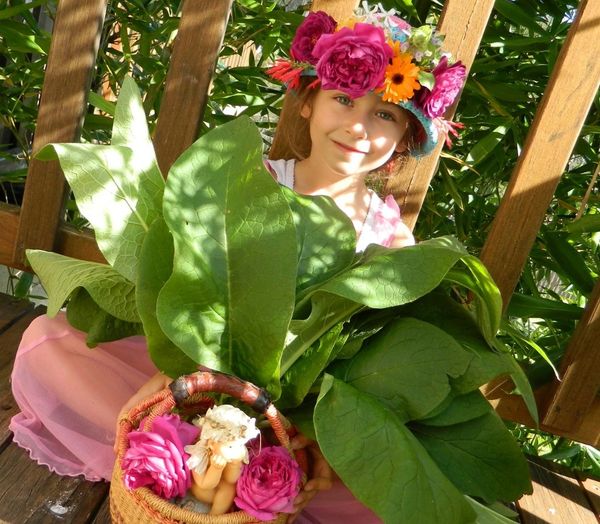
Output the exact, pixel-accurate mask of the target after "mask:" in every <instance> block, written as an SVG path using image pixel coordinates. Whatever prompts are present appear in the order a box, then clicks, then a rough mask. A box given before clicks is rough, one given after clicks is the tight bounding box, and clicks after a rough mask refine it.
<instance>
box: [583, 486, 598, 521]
mask: <svg viewBox="0 0 600 524" xmlns="http://www.w3.org/2000/svg"><path fill="white" fill-rule="evenodd" d="M578 477H579V483H580V484H581V487H582V488H583V489H584V491H585V495H586V497H587V499H588V501H589V503H590V506H591V507H592V509H593V510H594V512H595V513H596V516H597V517H600V481H599V480H596V479H592V478H586V477H583V476H582V475H578ZM598 520H599V521H600V518H598Z"/></svg>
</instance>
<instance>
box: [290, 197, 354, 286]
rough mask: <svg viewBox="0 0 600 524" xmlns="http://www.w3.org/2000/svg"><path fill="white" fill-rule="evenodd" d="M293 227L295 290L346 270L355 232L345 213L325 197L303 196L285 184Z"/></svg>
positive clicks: (350, 256) (349, 262) (352, 251)
mask: <svg viewBox="0 0 600 524" xmlns="http://www.w3.org/2000/svg"><path fill="white" fill-rule="evenodd" d="M281 190H282V191H283V194H284V195H285V196H286V198H287V201H288V204H289V205H290V209H291V210H292V214H293V216H294V225H295V226H296V236H297V244H298V277H297V283H296V293H301V292H302V290H303V289H305V288H307V287H309V286H312V285H314V284H318V283H320V282H324V281H326V280H327V279H328V278H330V277H332V276H333V275H335V274H336V273H338V272H339V271H341V270H342V269H346V268H347V267H348V266H350V264H351V263H352V261H353V260H354V257H355V254H356V231H355V229H354V226H353V225H352V222H351V220H350V219H349V218H348V216H347V215H346V214H345V213H344V212H343V211H342V210H341V209H340V208H339V207H337V206H336V205H335V202H334V201H333V200H332V199H331V198H328V197H324V196H305V195H300V194H298V193H296V192H294V191H291V190H289V189H287V188H285V187H282V188H281Z"/></svg>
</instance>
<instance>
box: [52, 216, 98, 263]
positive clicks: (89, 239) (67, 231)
mask: <svg viewBox="0 0 600 524" xmlns="http://www.w3.org/2000/svg"><path fill="white" fill-rule="evenodd" d="M54 251H56V252H57V253H61V254H63V255H66V256H68V257H73V258H78V259H80V260H89V261H90V262H99V263H101V264H106V263H107V262H106V259H105V258H104V255H103V254H102V253H101V252H100V249H98V244H97V243H96V238H95V237H94V234H93V232H92V231H91V230H89V229H86V230H84V231H78V230H77V229H75V228H74V227H70V226H67V225H63V226H61V227H60V228H59V230H58V233H57V237H56V248H55V249H54Z"/></svg>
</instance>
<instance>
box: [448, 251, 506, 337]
mask: <svg viewBox="0 0 600 524" xmlns="http://www.w3.org/2000/svg"><path fill="white" fill-rule="evenodd" d="M462 262H463V263H464V264H465V266H466V267H467V270H466V271H465V270H464V269H462V268H453V269H451V270H450V271H449V272H448V274H447V275H446V280H448V281H450V282H455V283H457V284H460V285H461V286H464V287H466V288H467V289H469V290H470V291H472V292H473V293H474V294H475V295H476V297H477V300H476V303H475V311H476V316H477V320H478V323H479V325H480V327H481V332H482V334H483V336H484V337H485V339H486V340H487V341H488V343H490V344H492V343H493V342H492V341H493V340H494V338H495V336H496V333H497V332H498V328H499V327H500V318H501V316H502V296H501V295H500V290H499V289H498V287H497V286H496V284H495V282H494V281H493V279H492V277H491V275H490V274H489V272H488V270H487V269H486V267H485V266H484V265H483V263H482V262H481V260H479V259H478V258H476V257H473V256H466V257H463V258H462Z"/></svg>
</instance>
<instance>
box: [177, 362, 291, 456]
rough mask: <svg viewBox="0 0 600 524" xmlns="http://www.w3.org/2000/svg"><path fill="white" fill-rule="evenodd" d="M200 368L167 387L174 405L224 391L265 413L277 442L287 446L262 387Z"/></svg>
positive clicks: (282, 428)
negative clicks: (198, 395)
mask: <svg viewBox="0 0 600 524" xmlns="http://www.w3.org/2000/svg"><path fill="white" fill-rule="evenodd" d="M199 369H200V371H198V372H196V373H192V374H191V375H184V376H182V377H179V378H178V379H176V380H174V381H173V382H171V384H169V389H170V390H171V393H172V395H173V399H174V401H175V403H176V404H177V405H181V403H182V402H183V401H185V400H186V399H188V398H189V397H191V396H192V395H195V394H197V393H206V392H211V393H225V394H227V395H229V396H230V397H234V398H237V399H239V400H241V401H242V402H245V403H246V404H247V405H249V406H250V407H251V408H252V409H254V411H256V412H257V413H261V414H263V415H265V417H266V418H267V420H268V421H269V423H270V424H271V427H272V428H273V431H274V433H275V436H276V437H277V439H278V440H279V442H280V443H281V444H282V445H284V446H285V447H286V448H288V449H290V439H289V435H288V434H287V430H286V427H285V426H286V425H285V424H284V422H283V420H282V419H281V416H280V413H279V411H277V408H276V407H275V406H274V404H273V403H272V402H271V397H270V396H269V393H268V392H267V391H266V390H265V389H263V388H259V387H257V386H255V385H254V384H251V383H250V382H246V381H245V380H242V379H240V378H238V377H234V376H233V375H228V374H227V373H223V372H221V371H215V370H213V369H210V368H207V367H205V366H199Z"/></svg>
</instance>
